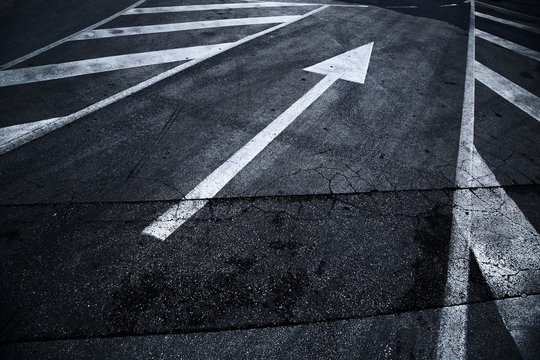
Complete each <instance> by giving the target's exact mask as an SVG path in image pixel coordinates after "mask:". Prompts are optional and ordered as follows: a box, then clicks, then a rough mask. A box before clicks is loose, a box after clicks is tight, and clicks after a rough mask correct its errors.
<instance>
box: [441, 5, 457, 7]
mask: <svg viewBox="0 0 540 360" xmlns="http://www.w3.org/2000/svg"><path fill="white" fill-rule="evenodd" d="M452 6H457V4H444V5H439V7H452Z"/></svg>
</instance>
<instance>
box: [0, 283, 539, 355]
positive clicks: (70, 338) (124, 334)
mask: <svg viewBox="0 0 540 360" xmlns="http://www.w3.org/2000/svg"><path fill="white" fill-rule="evenodd" d="M539 295H540V293H530V294H528V296H539ZM512 299H521V296H506V297H504V298H501V299H492V300H484V301H468V302H465V303H461V304H454V305H448V306H444V307H441V306H431V307H424V308H422V309H420V310H419V309H415V308H413V309H410V308H409V309H404V310H400V311H394V312H381V313H378V314H373V315H365V316H340V317H334V318H329V319H322V320H313V321H295V322H292V321H282V322H277V323H269V324H262V325H255V324H249V325H246V326H235V327H221V328H219V327H218V328H206V329H201V330H199V329H197V330H186V331H174V330H173V331H154V332H148V333H145V334H142V333H138V332H127V331H123V332H117V333H111V334H106V335H96V336H67V337H63V338H55V337H40V338H35V339H31V340H11V341H4V342H0V345H11V344H33V343H39V342H50V341H55V342H56V341H76V340H97V339H119V338H125V337H146V336H163V335H190V334H209V333H221V332H228V331H249V330H257V329H275V328H280V327H297V326H306V325H317V324H331V323H335V322H340V321H354V320H362V319H375V318H380V317H384V316H393V315H401V314H410V313H413V312H419V311H434V310H435V311H436V310H444V309H446V308H458V307H467V306H469V305H476V304H487V303H496V302H500V301H506V300H512ZM450 360H454V359H450Z"/></svg>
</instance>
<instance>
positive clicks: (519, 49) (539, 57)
mask: <svg viewBox="0 0 540 360" xmlns="http://www.w3.org/2000/svg"><path fill="white" fill-rule="evenodd" d="M475 33H476V36H478V37H479V38H481V39H484V40H487V41H489V42H491V43H493V44H496V45H499V46H501V47H503V48H507V49H508V50H512V51H514V52H516V53H518V54H521V55H523V56H527V57H530V58H531V59H534V60H536V61H540V52H538V51H535V50H532V49H529V48H526V47H525V46H521V45H519V44H516V43H513V42H511V41H508V40H506V39H503V38H500V37H498V36H495V35H493V34H490V33H487V32H485V31H482V30H478V29H476V30H475Z"/></svg>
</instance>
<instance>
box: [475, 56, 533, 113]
mask: <svg viewBox="0 0 540 360" xmlns="http://www.w3.org/2000/svg"><path fill="white" fill-rule="evenodd" d="M474 77H475V78H476V80H478V81H480V82H481V83H482V84H484V85H486V86H487V87H488V88H490V89H491V90H493V91H495V92H496V93H497V94H499V95H500V96H502V97H503V98H504V99H506V100H507V101H509V102H511V103H512V104H514V105H515V106H517V107H518V108H520V109H521V110H523V111H525V112H526V113H527V114H529V115H530V116H532V117H533V118H535V119H536V120H538V121H540V98H538V97H537V96H536V95H534V94H531V93H530V92H528V91H527V90H525V89H523V88H522V87H520V86H519V85H516V84H514V83H513V82H511V81H510V80H508V79H507V78H505V77H504V76H502V75H500V74H498V73H496V72H495V71H493V70H491V69H490V68H488V67H486V66H484V65H482V64H481V63H479V62H478V61H475V62H474Z"/></svg>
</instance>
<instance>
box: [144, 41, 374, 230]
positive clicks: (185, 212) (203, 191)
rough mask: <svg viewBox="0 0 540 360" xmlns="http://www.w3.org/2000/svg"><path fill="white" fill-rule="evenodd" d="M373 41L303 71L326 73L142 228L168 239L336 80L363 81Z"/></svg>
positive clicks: (361, 82)
mask: <svg viewBox="0 0 540 360" xmlns="http://www.w3.org/2000/svg"><path fill="white" fill-rule="evenodd" d="M372 49H373V42H371V43H369V44H366V45H364V46H361V47H359V48H356V49H354V50H351V51H348V52H346V53H343V54H341V55H338V56H336V57H333V58H331V59H328V60H325V61H323V62H321V63H318V64H316V65H313V66H311V67H308V68H305V69H304V70H306V71H310V72H315V73H318V74H323V75H326V76H325V77H324V79H322V80H321V81H319V82H318V83H317V84H316V85H315V86H314V87H312V88H311V89H310V90H309V91H308V92H307V93H305V94H304V95H303V96H302V97H301V98H300V99H298V100H297V101H296V102H295V103H294V104H292V105H291V106H290V107H289V108H288V109H287V110H285V111H284V112H283V113H282V114H281V115H279V116H278V117H277V118H276V119H274V120H273V121H272V122H271V123H270V124H268V126H266V127H265V128H264V129H263V130H261V132H259V133H258V134H257V135H255V137H254V138H253V139H251V140H250V141H249V142H248V143H247V144H245V145H244V146H242V147H241V148H240V149H239V150H238V151H237V152H236V153H234V154H233V155H232V156H231V157H230V158H229V159H227V160H226V161H225V162H224V163H223V164H221V165H220V166H219V167H218V168H217V169H215V170H214V171H213V172H212V173H211V174H210V175H208V176H207V177H206V178H205V179H204V180H203V181H201V182H200V183H199V184H198V185H197V186H195V187H194V188H193V190H191V191H190V192H189V193H187V194H186V196H185V197H184V198H185V200H182V201H180V202H179V203H178V204H176V205H174V206H172V207H171V208H170V209H169V210H167V211H166V212H165V213H164V214H163V215H161V216H160V217H159V218H158V219H157V220H156V221H154V222H153V223H152V224H150V225H149V226H148V227H146V228H145V229H144V230H143V232H142V233H143V234H144V235H150V236H153V237H155V238H157V239H160V240H165V239H167V238H168V237H169V236H170V235H171V234H172V233H173V232H174V231H176V230H177V229H178V228H179V227H180V226H182V224H183V223H185V222H186V221H187V220H188V219H189V218H191V217H192V216H193V215H195V213H197V212H198V211H199V210H200V209H202V208H203V207H204V206H205V205H206V203H207V202H208V201H209V199H211V198H213V197H214V196H216V195H217V193H218V192H219V191H220V190H221V189H223V187H224V186H225V185H227V183H228V182H229V181H231V180H232V179H233V178H234V177H235V176H236V174H238V173H239V172H240V171H241V170H242V169H243V168H244V167H245V166H246V165H247V164H249V163H250V162H251V160H253V159H254V158H255V157H256V156H257V155H258V154H259V153H260V152H261V151H262V150H263V149H264V148H266V146H268V144H270V143H271V142H272V140H274V139H275V138H276V137H277V136H278V135H279V134H281V133H282V132H283V130H285V129H286V128H287V127H288V126H289V125H290V124H291V123H292V122H293V121H294V120H295V119H296V118H297V117H298V116H299V115H300V114H302V113H303V112H304V110H306V109H307V108H308V107H309V106H310V105H311V104H312V103H313V102H314V101H315V100H317V99H318V98H319V97H320V96H321V95H322V94H323V93H324V92H325V91H326V90H327V89H328V88H329V87H330V86H332V84H333V83H334V82H336V80H337V79H344V80H348V81H353V82H357V83H360V84H363V83H364V80H365V78H366V73H367V69H368V66H369V59H370V57H371V50H372Z"/></svg>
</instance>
